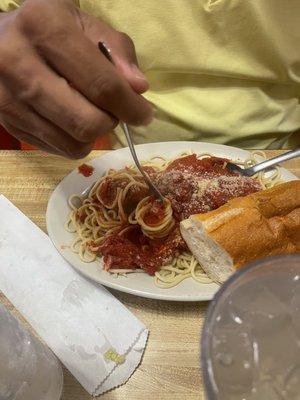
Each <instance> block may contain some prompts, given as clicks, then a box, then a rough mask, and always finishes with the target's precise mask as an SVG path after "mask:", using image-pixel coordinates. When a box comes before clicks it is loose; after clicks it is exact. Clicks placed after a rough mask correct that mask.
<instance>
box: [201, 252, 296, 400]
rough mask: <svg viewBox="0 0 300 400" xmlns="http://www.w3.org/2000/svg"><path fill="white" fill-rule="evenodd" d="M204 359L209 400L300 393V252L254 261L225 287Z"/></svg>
mask: <svg viewBox="0 0 300 400" xmlns="http://www.w3.org/2000/svg"><path fill="white" fill-rule="evenodd" d="M201 362H202V370H203V378H204V386H205V391H206V396H207V399H208V400H296V399H297V400H299V399H300V254H299V255H287V256H276V257H269V258H266V259H263V260H259V261H256V262H253V263H251V264H249V265H248V266H246V267H244V268H242V269H240V270H239V271H237V272H236V273H235V274H234V275H233V276H232V277H231V278H230V279H229V280H228V281H227V282H226V283H225V284H224V285H223V286H222V287H221V288H220V290H219V291H218V293H217V294H216V295H215V297H214V299H213V301H212V302H211V304H210V306H209V308H208V312H207V315H206V320H205V323H204V327H203V331H202V342H201Z"/></svg>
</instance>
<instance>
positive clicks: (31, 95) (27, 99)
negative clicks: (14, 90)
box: [18, 79, 43, 104]
mask: <svg viewBox="0 0 300 400" xmlns="http://www.w3.org/2000/svg"><path fill="white" fill-rule="evenodd" d="M42 93H43V83H42V82H40V81H39V80H38V79H36V80H34V79H33V80H31V79H29V80H28V81H27V82H26V83H25V82H24V87H23V89H22V90H21V91H20V92H19V93H18V97H19V100H20V101H22V102H24V103H31V104H32V103H36V102H38V101H39V100H40V98H41V96H42Z"/></svg>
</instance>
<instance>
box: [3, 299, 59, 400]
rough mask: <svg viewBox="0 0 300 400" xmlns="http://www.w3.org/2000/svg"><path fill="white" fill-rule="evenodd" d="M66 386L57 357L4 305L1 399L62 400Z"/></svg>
mask: <svg viewBox="0 0 300 400" xmlns="http://www.w3.org/2000/svg"><path fill="white" fill-rule="evenodd" d="M62 387H63V374H62V368H61V365H60V363H59V362H58V360H57V359H56V357H55V356H54V354H53V353H52V352H51V351H50V350H49V348H48V347H46V346H45V345H44V344H42V343H41V342H40V341H39V340H38V339H37V338H36V337H34V336H33V335H32V334H31V333H30V332H29V331H28V330H26V329H25V328H24V327H23V326H22V325H21V324H20V322H19V321H18V320H17V319H16V318H15V317H14V316H13V315H12V314H11V313H10V312H9V311H8V310H7V309H6V308H5V307H4V306H2V305H0V399H1V400H59V399H60V398H61V394H62Z"/></svg>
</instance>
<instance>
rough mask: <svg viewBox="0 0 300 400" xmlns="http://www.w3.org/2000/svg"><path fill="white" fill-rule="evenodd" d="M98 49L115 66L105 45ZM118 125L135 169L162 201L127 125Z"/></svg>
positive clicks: (153, 193) (152, 192)
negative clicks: (141, 160)
mask: <svg viewBox="0 0 300 400" xmlns="http://www.w3.org/2000/svg"><path fill="white" fill-rule="evenodd" d="M98 47H99V50H100V51H101V52H102V54H103V55H104V56H105V57H106V58H107V59H108V60H109V61H110V62H111V63H112V64H113V65H115V63H114V60H113V58H112V55H111V50H110V49H109V48H108V47H107V46H106V44H105V43H104V42H99V43H98ZM120 125H121V127H122V129H123V131H124V133H125V137H126V140H127V143H128V147H129V150H130V152H131V155H132V158H133V160H134V162H135V165H136V167H137V169H138V170H139V171H140V173H141V174H142V176H143V178H144V179H145V182H146V183H147V185H148V187H149V190H150V193H151V194H152V195H153V196H154V197H156V198H157V199H158V200H161V201H164V197H163V195H162V194H161V193H160V191H159V190H158V189H157V187H156V186H155V185H154V183H153V182H152V181H151V179H150V178H149V176H148V174H147V173H146V172H145V171H144V170H143V168H142V166H141V164H140V162H139V159H138V157H137V155H136V151H135V148H134V144H133V141H132V137H131V133H130V130H129V127H128V125H127V124H126V123H125V122H120Z"/></svg>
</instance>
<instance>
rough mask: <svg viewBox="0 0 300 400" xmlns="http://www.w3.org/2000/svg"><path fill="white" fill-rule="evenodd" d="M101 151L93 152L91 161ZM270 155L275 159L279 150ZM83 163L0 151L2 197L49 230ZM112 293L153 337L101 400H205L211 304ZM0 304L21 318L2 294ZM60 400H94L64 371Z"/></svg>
mask: <svg viewBox="0 0 300 400" xmlns="http://www.w3.org/2000/svg"><path fill="white" fill-rule="evenodd" d="M103 153H104V152H101V151H97V152H93V153H92V154H91V155H90V156H89V157H88V158H87V159H89V158H93V157H95V156H99V155H101V154H103ZM266 153H267V156H268V157H271V156H274V155H276V154H279V151H268V152H266ZM80 163H82V161H69V160H64V159H62V158H59V157H55V156H51V155H45V154H44V153H41V152H37V151H35V152H18V151H0V193H2V194H4V195H5V196H6V197H7V198H8V199H9V200H11V201H12V202H13V203H14V204H15V205H16V206H17V207H19V208H20V209H21V210H22V211H23V212H24V214H26V215H27V216H28V217H29V218H30V219H31V220H32V221H34V222H35V223H36V224H37V225H38V226H39V227H40V228H42V229H43V230H45V229H46V228H45V211H46V206H47V202H48V199H49V196H50V194H51V192H52V191H53V189H54V188H55V186H56V185H57V184H58V183H59V181H60V180H61V179H62V178H63V177H64V176H65V175H67V174H68V173H69V172H70V171H71V170H72V169H74V168H75V167H76V166H77V165H78V164H80ZM284 166H285V167H286V168H288V169H290V171H292V172H293V173H294V174H296V175H297V176H299V178H300V159H298V160H292V161H289V162H286V163H285V164H284ZM0 223H1V221H0ZM112 292H113V294H114V295H115V296H116V297H117V298H118V299H119V300H120V301H121V302H122V303H123V304H125V305H126V307H128V308H129V309H130V310H131V311H132V312H133V313H134V314H135V315H136V316H137V317H138V318H139V319H140V320H141V321H142V322H144V323H145V325H146V326H147V327H148V328H149V331H150V336H149V341H148V345H147V348H146V351H145V355H144V358H143V361H142V363H141V365H140V366H139V368H138V369H137V370H136V372H135V373H134V374H133V376H132V377H131V378H130V380H129V381H128V382H127V384H126V385H123V386H122V387H120V388H118V389H115V390H112V391H111V392H109V393H107V394H105V395H103V396H102V399H104V400H121V399H124V400H125V399H126V400H138V399H141V400H150V399H151V400H152V399H159V400H196V399H197V400H199V399H203V398H204V394H203V383H202V377H201V373H200V362H199V341H200V331H201V327H202V323H203V319H204V315H205V309H206V304H207V303H204V302H202V303H201V302H198V303H196V302H195V303H181V304H180V303H172V302H166V301H157V300H148V299H143V298H139V297H134V296H131V295H129V294H124V293H120V292H117V291H113V290H112ZM0 301H1V302H3V303H4V304H5V305H6V306H7V307H8V308H9V309H10V310H12V312H13V313H14V314H15V315H17V316H18V317H19V318H21V320H23V319H22V317H20V315H19V314H18V312H17V311H16V310H15V309H14V308H13V306H12V305H11V304H10V303H9V302H8V300H7V299H6V298H5V297H4V296H3V295H1V294H0ZM23 322H25V321H24V320H23ZM25 323H26V322H25ZM62 399H63V400H87V399H92V397H91V396H90V395H89V394H87V393H86V392H85V390H84V389H83V388H82V387H81V386H80V384H79V383H78V382H77V381H76V380H75V379H74V378H73V376H72V375H71V374H70V373H69V372H68V371H67V370H64V393H63V397H62Z"/></svg>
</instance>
